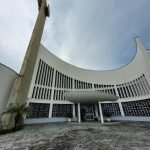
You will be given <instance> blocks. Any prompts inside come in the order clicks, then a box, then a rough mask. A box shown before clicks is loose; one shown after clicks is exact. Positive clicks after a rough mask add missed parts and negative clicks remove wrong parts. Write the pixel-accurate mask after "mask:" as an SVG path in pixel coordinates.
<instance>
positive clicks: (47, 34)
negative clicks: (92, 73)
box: [0, 0, 150, 71]
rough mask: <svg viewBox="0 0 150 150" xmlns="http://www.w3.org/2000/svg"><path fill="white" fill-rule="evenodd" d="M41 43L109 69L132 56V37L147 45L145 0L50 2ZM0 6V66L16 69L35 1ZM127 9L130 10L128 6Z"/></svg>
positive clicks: (75, 60) (78, 61)
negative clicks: (49, 14) (48, 16)
mask: <svg viewBox="0 0 150 150" xmlns="http://www.w3.org/2000/svg"><path fill="white" fill-rule="evenodd" d="M48 2H49V3H50V8H51V17H50V18H48V19H47V20H46V25H45V29H44V34H43V37H42V44H44V46H46V47H47V48H48V49H49V50H50V51H51V52H52V53H54V54H55V55H57V56H58V57H59V58H61V59H63V60H65V61H67V62H69V63H71V64H73V65H77V66H79V67H83V68H88V69H102V70H107V69H114V68H118V67H121V66H123V65H125V64H127V63H128V62H130V60H131V59H132V58H133V57H134V55H135V48H136V46H135V43H134V37H135V36H137V35H139V36H140V37H141V39H142V41H143V43H144V45H146V47H147V48H148V47H150V44H149V43H150V42H149V39H150V34H149V33H148V31H149V25H150V21H149V18H150V14H149V10H150V1H149V0H142V1H135V0H126V1H123V0H119V1H110V0H94V1H91V0H82V1H75V0H69V1H68V0H61V1H53V0H49V1H48ZM2 3H3V5H1V6H0V20H1V21H0V35H1V37H0V62H2V63H4V64H6V65H8V66H9V67H11V68H13V69H15V70H16V71H19V69H20V66H21V63H22V60H23V57H24V55H25V51H26V48H27V45H28V42H29V40H30V36H31V33H32V30H33V27H34V23H35V20H36V16H37V13H38V9H37V2H36V0H32V1H31V0H13V1H12V0H5V1H3V2H2ZM131 6H132V7H131Z"/></svg>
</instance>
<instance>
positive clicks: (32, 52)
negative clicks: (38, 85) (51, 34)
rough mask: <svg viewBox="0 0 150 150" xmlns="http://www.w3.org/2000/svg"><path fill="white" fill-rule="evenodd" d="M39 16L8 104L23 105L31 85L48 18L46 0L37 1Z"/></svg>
mask: <svg viewBox="0 0 150 150" xmlns="http://www.w3.org/2000/svg"><path fill="white" fill-rule="evenodd" d="M38 6H39V14H38V17H37V20H36V23H35V26H34V30H33V33H32V36H31V39H30V42H29V45H28V48H27V51H26V54H25V57H24V60H23V64H22V67H21V70H20V74H19V75H18V77H17V79H16V82H15V84H14V87H13V90H12V93H11V95H10V99H9V103H12V102H13V103H16V102H17V103H25V102H26V100H27V95H28V91H29V86H30V83H31V79H32V75H33V70H34V66H35V63H36V58H37V54H38V51H39V46H40V41H41V37H42V33H43V29H44V25H45V21H46V17H48V16H49V6H48V5H47V1H46V0H38Z"/></svg>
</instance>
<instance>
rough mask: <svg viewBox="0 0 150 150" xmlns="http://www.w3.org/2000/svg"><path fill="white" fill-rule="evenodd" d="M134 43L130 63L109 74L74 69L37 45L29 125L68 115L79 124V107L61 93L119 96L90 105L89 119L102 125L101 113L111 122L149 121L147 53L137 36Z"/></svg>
mask: <svg viewBox="0 0 150 150" xmlns="http://www.w3.org/2000/svg"><path fill="white" fill-rule="evenodd" d="M135 42H136V45H137V52H136V55H135V57H134V58H133V60H132V61H131V62H130V63H129V64H127V65H126V66H124V67H122V68H119V69H116V70H110V71H98V70H86V69H82V68H78V67H76V66H73V65H71V64H68V63H66V62H64V61H62V60H61V59H59V58H58V57H56V56H55V55H53V54H52V53H51V52H49V51H48V50H47V49H46V48H45V47H44V46H42V45H40V48H39V52H38V56H37V60H36V64H35V67H34V72H33V76H32V81H31V83H30V89H29V93H28V97H27V102H28V104H29V106H30V107H31V108H32V114H31V115H30V121H29V122H30V123H32V119H33V123H35V122H36V120H38V119H40V122H41V121H42V119H45V118H48V119H47V120H51V119H52V120H57V118H58V120H59V119H60V118H66V117H68V115H69V113H70V112H71V113H72V115H73V117H74V118H79V119H78V121H79V122H80V120H82V115H81V114H80V115H78V113H79V112H82V111H81V110H79V109H80V108H82V104H80V105H79V103H78V104H77V103H76V104H74V103H72V102H70V101H68V100H67V99H66V98H65V96H64V92H66V91H93V90H94V91H98V92H104V93H110V94H113V95H116V96H118V97H119V99H118V100H117V101H116V102H112V101H109V102H101V103H99V102H98V103H97V104H95V103H93V106H91V108H92V109H93V110H94V113H93V116H96V117H97V118H98V120H101V122H102V123H103V115H102V112H104V111H108V112H110V113H112V115H113V117H112V119H113V118H114V119H115V120H117V118H118V119H119V118H124V119H119V120H125V118H130V119H129V120H138V121H139V120H141V121H142V120H149V119H140V118H144V117H146V118H150V69H149V66H150V51H148V50H146V49H145V48H144V46H143V45H142V43H141V41H140V39H139V38H138V37H137V38H136V39H135ZM91 69H92V68H91ZM91 101H92V99H91ZM99 118H100V119H99ZM132 118H134V119H132ZM136 118H138V119H136ZM64 120H65V119H64ZM27 122H28V121H27ZM43 122H44V121H43ZM49 122H50V121H49Z"/></svg>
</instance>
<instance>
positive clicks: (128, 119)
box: [111, 116, 150, 121]
mask: <svg viewBox="0 0 150 150" xmlns="http://www.w3.org/2000/svg"><path fill="white" fill-rule="evenodd" d="M111 120H114V121H115V120H116V121H117V120H118V121H150V117H134V116H133V117H112V118H111Z"/></svg>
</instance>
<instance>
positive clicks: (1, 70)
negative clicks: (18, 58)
mask: <svg viewBox="0 0 150 150" xmlns="http://www.w3.org/2000/svg"><path fill="white" fill-rule="evenodd" d="M16 78H17V73H16V72H15V71H13V70H12V69H10V68H8V67H6V66H5V65H3V64H0V118H1V114H2V112H4V110H5V108H6V106H7V103H8V100H9V96H10V93H11V90H12V88H13V85H14V83H15V80H16Z"/></svg>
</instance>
